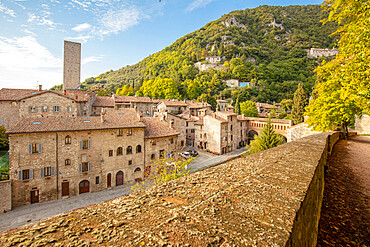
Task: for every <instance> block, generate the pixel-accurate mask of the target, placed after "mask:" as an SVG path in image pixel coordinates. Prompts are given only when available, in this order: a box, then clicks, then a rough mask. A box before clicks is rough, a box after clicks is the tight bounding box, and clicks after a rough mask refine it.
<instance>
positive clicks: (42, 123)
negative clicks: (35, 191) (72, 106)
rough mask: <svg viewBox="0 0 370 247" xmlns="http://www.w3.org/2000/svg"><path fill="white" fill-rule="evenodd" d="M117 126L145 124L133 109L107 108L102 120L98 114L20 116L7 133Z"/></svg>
mask: <svg viewBox="0 0 370 247" xmlns="http://www.w3.org/2000/svg"><path fill="white" fill-rule="evenodd" d="M119 128H145V125H144V124H143V123H142V122H140V121H139V119H138V118H137V115H136V111H135V109H130V108H128V109H120V110H113V109H107V110H106V115H105V120H104V122H101V117H100V116H93V117H71V118H68V117H34V118H22V119H20V120H19V122H18V123H17V124H15V126H13V127H12V128H10V129H9V130H8V131H7V133H8V134H19V133H39V132H59V131H82V130H99V129H119Z"/></svg>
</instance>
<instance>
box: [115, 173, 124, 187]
mask: <svg viewBox="0 0 370 247" xmlns="http://www.w3.org/2000/svg"><path fill="white" fill-rule="evenodd" d="M120 185H123V172H122V171H119V172H117V174H116V186H120Z"/></svg>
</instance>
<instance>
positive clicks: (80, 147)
mask: <svg viewBox="0 0 370 247" xmlns="http://www.w3.org/2000/svg"><path fill="white" fill-rule="evenodd" d="M82 145H83V144H82V141H80V149H81V150H82Z"/></svg>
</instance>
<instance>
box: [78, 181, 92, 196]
mask: <svg viewBox="0 0 370 247" xmlns="http://www.w3.org/2000/svg"><path fill="white" fill-rule="evenodd" d="M88 192H90V182H89V181H87V180H83V181H81V182H80V184H79V193H80V194H83V193H88Z"/></svg>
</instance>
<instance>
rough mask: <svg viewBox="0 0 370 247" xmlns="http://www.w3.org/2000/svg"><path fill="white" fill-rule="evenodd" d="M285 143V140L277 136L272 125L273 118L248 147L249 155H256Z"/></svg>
mask: <svg viewBox="0 0 370 247" xmlns="http://www.w3.org/2000/svg"><path fill="white" fill-rule="evenodd" d="M282 143H283V139H282V137H281V136H280V135H279V134H276V133H275V131H274V128H273V127H272V125H271V118H269V119H268V121H267V124H266V126H265V127H264V128H263V129H262V131H261V133H260V135H259V136H257V135H255V136H254V140H253V141H251V143H250V145H249V146H247V148H248V153H249V154H254V153H258V152H261V151H263V150H266V149H269V148H273V147H276V146H278V145H280V144H282Z"/></svg>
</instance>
